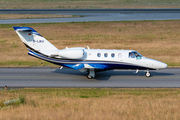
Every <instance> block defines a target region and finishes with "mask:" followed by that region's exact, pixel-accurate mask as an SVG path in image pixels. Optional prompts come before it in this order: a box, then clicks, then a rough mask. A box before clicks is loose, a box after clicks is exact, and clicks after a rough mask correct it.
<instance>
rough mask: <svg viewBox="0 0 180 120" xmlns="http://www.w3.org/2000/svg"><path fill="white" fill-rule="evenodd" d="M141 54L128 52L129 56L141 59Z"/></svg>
mask: <svg viewBox="0 0 180 120" xmlns="http://www.w3.org/2000/svg"><path fill="white" fill-rule="evenodd" d="M141 57H142V55H141V54H139V53H138V52H135V51H134V52H130V53H129V58H136V59H141Z"/></svg>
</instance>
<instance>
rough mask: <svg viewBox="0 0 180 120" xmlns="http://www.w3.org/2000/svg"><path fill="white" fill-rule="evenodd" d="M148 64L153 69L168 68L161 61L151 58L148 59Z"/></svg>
mask: <svg viewBox="0 0 180 120" xmlns="http://www.w3.org/2000/svg"><path fill="white" fill-rule="evenodd" d="M145 60H146V63H148V65H149V67H151V68H153V69H157V70H158V69H164V68H167V64H166V63H163V62H161V61H157V60H154V59H150V58H146V59H145Z"/></svg>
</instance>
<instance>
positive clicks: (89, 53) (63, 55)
mask: <svg viewBox="0 0 180 120" xmlns="http://www.w3.org/2000/svg"><path fill="white" fill-rule="evenodd" d="M13 28H14V30H15V31H16V33H17V34H18V36H19V37H20V38H21V40H22V41H23V43H24V44H25V45H26V47H27V48H28V50H29V53H28V54H29V55H31V56H34V57H36V58H39V59H42V60H45V61H48V62H51V63H54V64H57V65H60V66H61V68H62V66H64V67H68V68H72V69H76V70H80V71H81V72H88V74H87V78H89V79H91V78H94V77H95V74H96V72H99V71H105V70H112V69H133V70H136V73H137V72H138V71H139V70H145V71H146V73H145V76H146V77H150V76H151V73H150V72H149V70H159V69H164V68H166V67H167V64H165V63H163V62H160V61H157V60H153V59H149V58H146V57H144V56H142V55H141V54H139V53H138V52H137V51H134V50H104V49H103V50H102V49H89V47H87V48H84V47H73V48H68V47H66V48H65V49H62V50H58V49H57V48H56V47H55V46H53V45H52V44H51V43H50V42H49V41H47V40H46V39H45V38H44V37H42V36H41V35H40V34H39V33H38V32H37V31H35V30H34V29H33V28H30V27H13Z"/></svg>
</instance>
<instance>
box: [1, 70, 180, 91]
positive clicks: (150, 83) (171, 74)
mask: <svg viewBox="0 0 180 120" xmlns="http://www.w3.org/2000/svg"><path fill="white" fill-rule="evenodd" d="M151 73H152V77H150V78H146V77H145V72H144V71H139V73H137V74H136V73H135V71H129V70H126V71H124V70H114V71H105V72H99V73H97V74H96V78H95V79H87V78H86V74H87V73H81V72H79V71H77V70H72V69H68V68H64V69H58V68H0V87H4V86H5V85H7V86H8V87H112V88H113V87H120V88H121V87H122V88H124V87H129V88H131V87H133V88H134V87H140V88H141V87H142V88H148V87H152V88H154V87H155V88H159V87H160V88H161V87H162V88H164V87H170V88H173V87H176V88H177V87H178V88H179V87H180V69H178V68H168V69H164V70H159V71H151Z"/></svg>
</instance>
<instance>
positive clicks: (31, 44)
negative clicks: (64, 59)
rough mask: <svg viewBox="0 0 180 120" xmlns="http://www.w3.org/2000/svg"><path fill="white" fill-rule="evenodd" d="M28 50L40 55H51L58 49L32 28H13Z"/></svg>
mask: <svg viewBox="0 0 180 120" xmlns="http://www.w3.org/2000/svg"><path fill="white" fill-rule="evenodd" d="M13 28H14V30H15V31H16V33H17V34H18V36H19V37H20V38H21V40H22V41H23V43H24V44H25V45H26V47H27V48H29V49H31V50H33V51H38V52H40V53H43V54H44V53H49V52H50V51H57V50H58V49H57V48H56V47H55V46H54V45H52V44H51V43H50V42H49V41H47V40H46V39H45V38H44V37H43V36H41V35H40V34H39V33H38V32H37V31H35V30H34V29H33V28H30V27H13Z"/></svg>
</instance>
